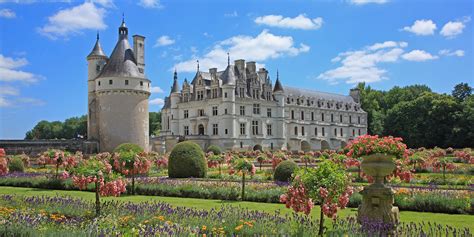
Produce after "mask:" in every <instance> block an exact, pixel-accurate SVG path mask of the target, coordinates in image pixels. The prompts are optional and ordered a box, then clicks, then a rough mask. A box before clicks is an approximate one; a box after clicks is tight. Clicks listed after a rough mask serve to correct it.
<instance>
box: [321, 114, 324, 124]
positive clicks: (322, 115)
mask: <svg viewBox="0 0 474 237" xmlns="http://www.w3.org/2000/svg"><path fill="white" fill-rule="evenodd" d="M321 121H323V122H324V113H322V114H321Z"/></svg>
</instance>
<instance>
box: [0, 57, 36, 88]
mask: <svg viewBox="0 0 474 237" xmlns="http://www.w3.org/2000/svg"><path fill="white" fill-rule="evenodd" d="M27 64H28V61H27V60H26V59H25V58H19V59H13V58H10V57H5V56H3V55H2V54H0V81H4V82H14V81H19V82H25V83H34V82H37V81H38V80H39V79H40V78H41V76H38V75H35V74H33V73H30V72H25V71H21V70H19V68H21V67H23V66H25V65H27Z"/></svg>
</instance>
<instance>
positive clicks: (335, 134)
mask: <svg viewBox="0 0 474 237" xmlns="http://www.w3.org/2000/svg"><path fill="white" fill-rule="evenodd" d="M334 136H335V137H337V128H335V129H334Z"/></svg>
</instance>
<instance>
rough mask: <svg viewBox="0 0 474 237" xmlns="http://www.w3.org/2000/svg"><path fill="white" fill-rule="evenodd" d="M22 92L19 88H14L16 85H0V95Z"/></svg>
mask: <svg viewBox="0 0 474 237" xmlns="http://www.w3.org/2000/svg"><path fill="white" fill-rule="evenodd" d="M19 94H20V92H19V91H18V89H16V88H14V87H11V86H7V85H2V86H1V87H0V96H2V95H19Z"/></svg>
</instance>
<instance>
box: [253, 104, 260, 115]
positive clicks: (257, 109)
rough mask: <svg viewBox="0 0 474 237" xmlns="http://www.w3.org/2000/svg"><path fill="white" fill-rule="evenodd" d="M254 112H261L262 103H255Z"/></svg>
mask: <svg viewBox="0 0 474 237" xmlns="http://www.w3.org/2000/svg"><path fill="white" fill-rule="evenodd" d="M253 114H260V105H259V104H253Z"/></svg>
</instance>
